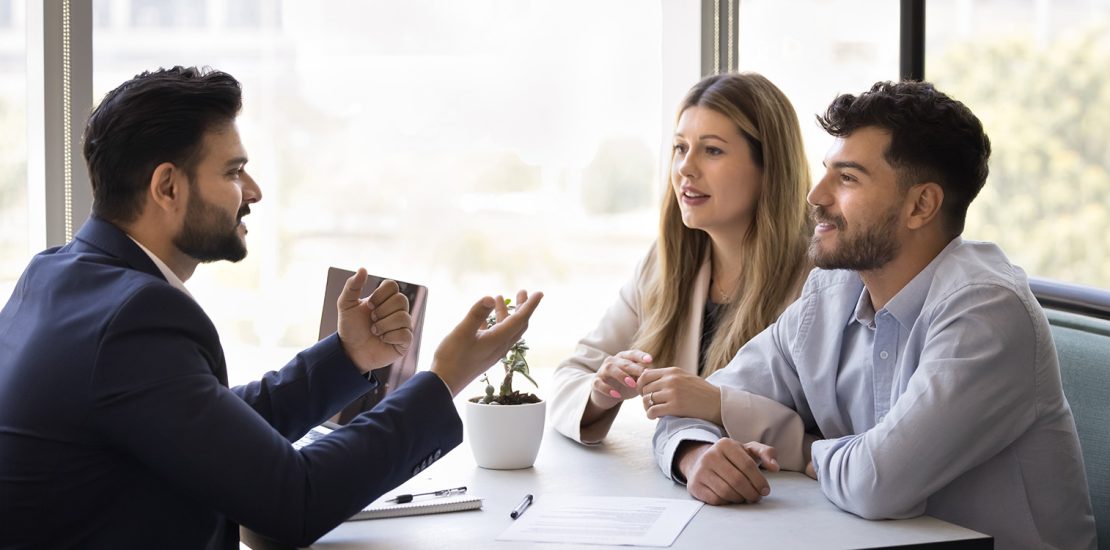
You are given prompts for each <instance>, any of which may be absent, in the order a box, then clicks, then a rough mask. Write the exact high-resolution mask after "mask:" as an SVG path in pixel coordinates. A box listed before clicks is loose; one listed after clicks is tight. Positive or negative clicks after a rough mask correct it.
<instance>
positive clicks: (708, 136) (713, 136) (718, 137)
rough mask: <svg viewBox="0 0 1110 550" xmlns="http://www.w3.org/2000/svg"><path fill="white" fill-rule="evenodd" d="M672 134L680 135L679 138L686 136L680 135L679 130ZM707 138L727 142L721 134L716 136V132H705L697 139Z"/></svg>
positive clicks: (703, 139)
mask: <svg viewBox="0 0 1110 550" xmlns="http://www.w3.org/2000/svg"><path fill="white" fill-rule="evenodd" d="M674 135H675V137H680V138H683V139H686V136H684V135H682V134H681V133H680V132H675V133H674ZM707 139H716V140H719V141H723V142H725V143H728V140H727V139H725V138H723V137H721V136H718V135H717V134H705V135H704V136H701V137H699V138H698V141H705V140H707Z"/></svg>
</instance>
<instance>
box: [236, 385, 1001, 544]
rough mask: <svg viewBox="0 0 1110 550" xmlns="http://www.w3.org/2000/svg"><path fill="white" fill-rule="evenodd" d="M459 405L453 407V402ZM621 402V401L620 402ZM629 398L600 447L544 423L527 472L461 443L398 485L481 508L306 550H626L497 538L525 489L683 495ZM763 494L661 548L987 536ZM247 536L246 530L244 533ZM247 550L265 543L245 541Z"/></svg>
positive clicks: (796, 490) (785, 492)
mask: <svg viewBox="0 0 1110 550" xmlns="http://www.w3.org/2000/svg"><path fill="white" fill-rule="evenodd" d="M459 405H460V408H461V403H459ZM630 405H631V406H630ZM634 405H635V402H632V403H629V404H626V406H625V407H624V409H625V410H623V411H622V412H621V414H620V415H619V416H618V419H617V422H616V424H615V426H614V429H613V431H612V432H610V435H609V437H608V438H607V439H606V441H605V443H603V444H601V445H598V446H594V447H586V446H583V445H579V444H577V443H575V442H573V441H571V440H569V439H567V438H565V437H563V436H562V435H560V434H559V433H557V432H555V431H553V430H551V429H548V430H547V432H546V433H545V435H544V440H543V444H542V446H541V448H540V454H539V457H538V458H537V460H536V464H535V466H534V467H533V468H528V469H524V470H512V471H498V470H485V469H482V468H479V467H477V466H476V465H475V464H474V459H473V455H472V454H471V452H470V448H469V443H468V442H467V441H463V443H462V445H460V446H459V447H457V448H456V449H454V450H453V451H451V452H450V453H449V454H448V455H447V456H445V457H444V458H442V459H440V460H439V461H438V462H436V463H435V464H434V465H433V466H432V467H430V468H428V469H427V470H425V471H424V472H422V473H421V474H420V475H418V476H417V477H415V478H413V479H412V480H410V481H408V482H407V483H405V484H404V485H402V486H401V487H400V488H398V490H403V491H405V492H420V491H425V490H435V489H442V488H447V487H457V486H460V485H466V486H467V487H468V488H469V493H470V494H473V495H477V496H481V497H483V499H484V500H483V506H482V509H481V510H471V511H464V512H451V513H444V514H434V515H423V516H411V517H403V518H390V519H376V520H366V521H350V522H346V523H344V524H342V525H340V526H339V527H337V528H336V529H335V530H333V531H332V532H330V533H328V534H327V535H325V536H324V537H323V538H321V539H320V540H319V541H317V543H316V544H314V545H313V546H312V548H317V549H354V548H360V549H365V548H382V549H386V548H388V549H395V548H429V549H431V548H434V549H466V550H478V549H486V548H506V549H508V548H514V549H515V548H546V549H549V550H550V549H553V548H589V549H599V550H600V549H605V548H610V549H612V548H628V547H621V546H599V545H588V546H587V545H569V544H552V543H524V542H499V541H496V540H494V539H495V538H496V537H497V536H498V535H499V534H501V533H502V532H503V531H504V530H505V529H506V528H507V527H508V526H509V525H510V524H511V522H512V521H513V520H512V519H510V518H509V512H510V511H511V510H512V509H513V508H514V507H515V506H516V505H517V504H518V503H519V502H520V501H521V499H522V498H523V497H524V495H526V494H529V493H531V494H533V495H535V498H536V500H537V501H540V500H542V499H543V498H544V497H545V496H548V495H584V496H601V495H609V496H632V497H664V498H678V499H688V498H691V497H690V496H689V495H688V494H687V492H686V488H685V487H683V486H681V485H678V484H676V483H674V482H672V481H670V480H668V479H666V478H664V477H663V475H662V474H661V473H660V471H659V469H658V467H657V466H656V464H655V461H654V458H653V455H652V449H651V435H652V432H653V429H654V423H653V422H651V421H648V420H646V419H645V418H644V417H643V412H642V410H640V409H639V408H637V407H635V406H634ZM767 475H768V479H769V481H770V483H771V494H770V495H769V496H767V497H765V498H764V499H763V500H762V502H760V503H758V504H738V505H731V506H708V505H706V506H704V507H702V509H701V511H699V512H698V513H697V515H695V516H694V519H693V520H691V522H690V524H689V525H687V526H686V529H685V530H684V531H683V532H682V534H681V535H679V537H678V539H677V540H676V541H675V543H674V545H673V546H672V547H671V548H675V549H704V548H730V547H739V546H743V547H745V548H822V549H827V548H875V547H885V546H901V545H914V544H927V545H934V544H936V543H942V542H957V544H958V545H960V547H964V548H967V547H974V546H975V543H982V544H983V546H982V547H984V548H990V547H991V544H992V542H991V540H990V538H989V537H986V536H985V535H982V534H980V533H977V532H975V531H971V530H969V529H965V528H963V527H959V526H956V525H953V524H950V523H946V522H944V521H941V520H938V519H935V518H932V517H927V516H924V517H919V518H914V519H909V520H898V521H868V520H864V519H861V518H859V517H857V516H854V515H852V514H849V513H847V512H844V511H841V510H840V509H838V508H837V507H836V506H834V505H833V504H832V503H831V502H829V501H828V500H827V499H826V498H825V496H824V495H823V494H822V493H821V491H820V488H819V487H818V485H817V483H816V482H815V481H813V480H811V479H809V478H807V477H805V476H804V475H801V474H797V473H791V472H784V473H778V474H770V473H768V474H767ZM248 535H249V534H248ZM245 541H246V542H247V543H248V544H250V545H251V546H252V547H253V548H260V547H265V546H266V544H265V543H260V542H259V541H257V540H250V539H245Z"/></svg>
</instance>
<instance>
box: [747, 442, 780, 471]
mask: <svg viewBox="0 0 1110 550" xmlns="http://www.w3.org/2000/svg"><path fill="white" fill-rule="evenodd" d="M743 447H744V450H746V451H748V454H749V455H751V457H752V458H753V459H755V462H756V464H758V465H760V466H762V467H763V469H764V470H767V471H768V472H777V471H779V469H780V468H779V461H778V460H777V459H776V458H775V448H774V447H772V446H770V445H764V444H763V443H760V442H758V441H749V442H747V443H745V444H744V445H743Z"/></svg>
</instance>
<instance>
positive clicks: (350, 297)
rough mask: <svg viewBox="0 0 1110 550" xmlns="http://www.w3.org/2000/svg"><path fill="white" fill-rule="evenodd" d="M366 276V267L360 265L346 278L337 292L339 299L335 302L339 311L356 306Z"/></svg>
mask: <svg viewBox="0 0 1110 550" xmlns="http://www.w3.org/2000/svg"><path fill="white" fill-rule="evenodd" d="M366 278H367V274H366V269H365V268H361V267H360V268H358V271H357V272H355V274H354V275H351V276H350V277H348V278H347V282H346V283H344V284H343V290H342V291H341V292H340V293H339V299H338V300H336V302H335V306H336V307H337V308H339V311H346V310H348V309H351V308H353V307H356V306H358V304H359V296H362V286H363V285H365V284H366ZM394 284H396V283H394Z"/></svg>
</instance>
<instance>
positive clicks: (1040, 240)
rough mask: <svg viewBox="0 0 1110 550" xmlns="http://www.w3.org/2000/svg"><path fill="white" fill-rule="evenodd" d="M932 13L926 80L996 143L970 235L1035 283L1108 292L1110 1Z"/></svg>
mask: <svg viewBox="0 0 1110 550" xmlns="http://www.w3.org/2000/svg"><path fill="white" fill-rule="evenodd" d="M927 10H928V11H927V13H926V46H927V49H926V61H925V74H926V78H927V79H929V80H931V81H933V82H935V83H936V84H937V86H938V87H939V88H940V89H942V90H944V91H946V92H948V93H950V94H951V95H952V96H953V97H955V98H956V99H959V100H960V101H963V102H964V103H965V104H967V106H968V107H970V108H971V110H972V111H974V112H975V113H976V114H977V115H978V116H979V117H980V119H982V121H983V124H984V126H985V127H986V131H987V135H988V136H990V138H991V145H992V150H993V153H992V155H991V165H990V177H989V179H988V180H987V184H986V186H985V187H984V188H983V191H982V192H981V193H980V195H979V197H978V198H977V199H976V200H975V202H973V203H972V204H971V209H970V211H969V212H968V223H967V228H966V231H965V235H966V236H967V237H968V238H972V239H982V240H988V241H994V242H997V243H998V244H999V245H1000V246H1001V247H1002V248H1003V250H1005V251H1006V253H1007V254H1008V255H1009V256H1010V258H1011V260H1013V261H1014V263H1016V264H1018V265H1020V266H1022V267H1023V268H1024V269H1025V270H1026V271H1027V272H1028V273H1029V274H1031V275H1036V276H1041V277H1047V278H1051V279H1057V280H1060V281H1066V282H1071V283H1079V284H1085V285H1092V286H1100V287H1104V288H1105V287H1110V241H1108V240H1107V239H1106V233H1107V227H1110V133H1107V131H1106V128H1108V127H1110V73H1107V71H1106V68H1107V67H1110V1H1107V0H1091V1H1088V2H1047V1H1034V0H980V1H975V0H959V1H954V0H930V1H929V2H928V4H927ZM939 22H944V24H940V23H939Z"/></svg>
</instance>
